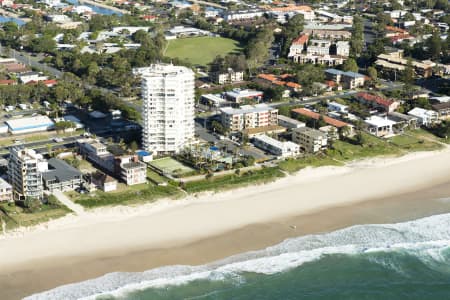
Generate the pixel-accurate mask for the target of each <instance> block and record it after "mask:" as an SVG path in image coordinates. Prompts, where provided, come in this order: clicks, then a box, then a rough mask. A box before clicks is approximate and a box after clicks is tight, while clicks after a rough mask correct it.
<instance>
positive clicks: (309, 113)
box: [292, 108, 349, 128]
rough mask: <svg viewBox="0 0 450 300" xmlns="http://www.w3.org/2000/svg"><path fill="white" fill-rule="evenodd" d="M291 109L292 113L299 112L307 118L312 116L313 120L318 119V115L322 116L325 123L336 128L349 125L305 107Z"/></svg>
mask: <svg viewBox="0 0 450 300" xmlns="http://www.w3.org/2000/svg"><path fill="white" fill-rule="evenodd" d="M292 111H293V112H294V113H297V114H299V115H302V116H305V117H308V118H312V119H315V120H319V119H320V116H322V118H323V120H324V122H325V123H327V124H328V125H331V126H334V127H337V128H342V127H345V126H349V124H348V123H345V122H342V121H339V120H336V119H333V118H330V117H328V116H324V115H321V114H319V113H316V112H313V111H311V110H309V109H306V108H296V109H293V110H292Z"/></svg>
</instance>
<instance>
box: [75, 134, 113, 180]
mask: <svg viewBox="0 0 450 300" xmlns="http://www.w3.org/2000/svg"><path fill="white" fill-rule="evenodd" d="M77 145H78V148H79V151H80V154H81V155H82V156H83V157H85V158H86V159H87V160H89V161H90V162H92V163H94V164H96V165H97V166H99V167H100V168H102V169H103V170H105V171H107V172H108V173H111V174H112V173H114V171H115V169H114V155H113V154H111V153H110V152H109V151H107V150H106V145H104V144H102V143H100V142H99V141H98V140H96V139H90V138H87V139H79V140H77Z"/></svg>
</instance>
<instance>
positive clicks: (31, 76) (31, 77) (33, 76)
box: [19, 71, 47, 84]
mask: <svg viewBox="0 0 450 300" xmlns="http://www.w3.org/2000/svg"><path fill="white" fill-rule="evenodd" d="M40 78H41V74H39V73H38V72H33V71H31V72H26V73H22V74H20V75H19V80H20V82H21V83H24V84H26V83H28V82H30V81H35V82H38V81H39V79H40ZM46 79H47V78H46Z"/></svg>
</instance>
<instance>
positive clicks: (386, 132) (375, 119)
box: [364, 116, 396, 137]
mask: <svg viewBox="0 0 450 300" xmlns="http://www.w3.org/2000/svg"><path fill="white" fill-rule="evenodd" d="M364 123H365V124H366V126H367V131H368V132H369V133H370V134H373V135H374V136H377V137H390V136H392V135H394V129H393V126H394V125H395V124H396V123H395V122H394V121H391V120H389V119H388V118H387V117H385V118H383V117H379V116H371V117H370V118H368V119H366V120H364Z"/></svg>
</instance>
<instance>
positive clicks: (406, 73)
mask: <svg viewBox="0 0 450 300" xmlns="http://www.w3.org/2000/svg"><path fill="white" fill-rule="evenodd" d="M414 78H415V72H414V67H413V64H412V60H411V58H408V60H407V63H406V66H405V69H404V70H403V72H402V76H401V80H402V81H403V82H404V83H405V88H406V89H410V88H411V85H412V84H413V83H414Z"/></svg>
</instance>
